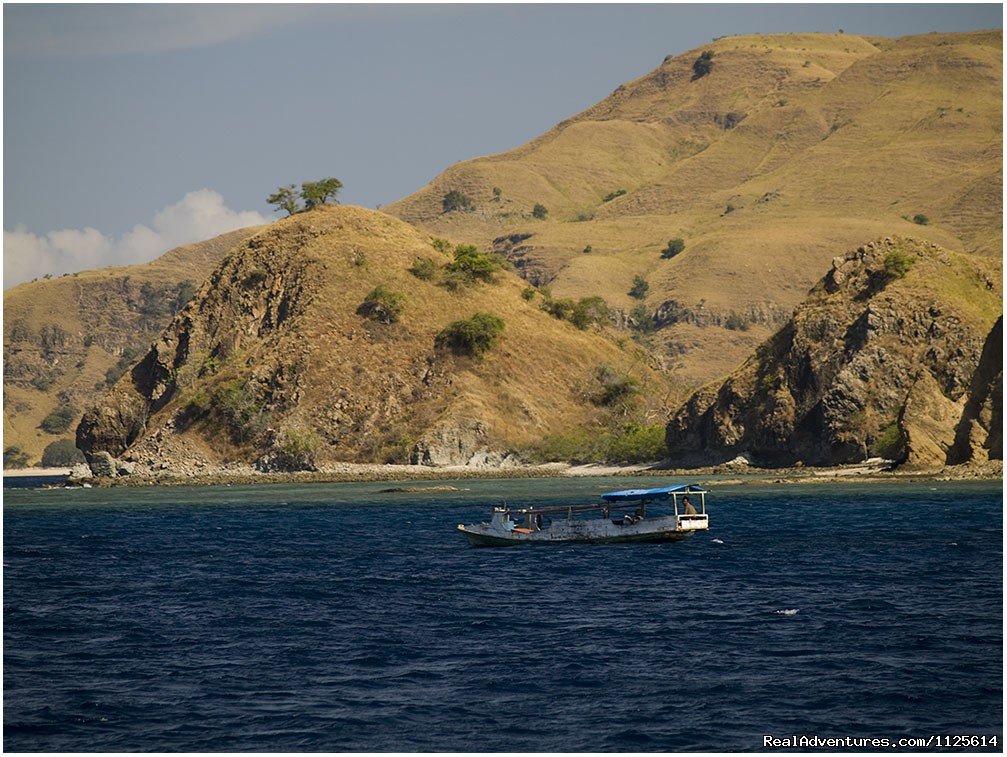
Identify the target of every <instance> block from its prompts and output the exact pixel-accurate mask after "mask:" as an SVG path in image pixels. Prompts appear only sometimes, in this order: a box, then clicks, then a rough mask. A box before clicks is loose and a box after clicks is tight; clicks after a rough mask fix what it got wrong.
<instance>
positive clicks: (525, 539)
mask: <svg viewBox="0 0 1007 757" xmlns="http://www.w3.org/2000/svg"><path fill="white" fill-rule="evenodd" d="M458 530H459V531H461V533H462V535H463V536H465V538H466V539H468V540H469V543H470V544H472V546H475V547H517V546H520V545H522V544H623V543H630V542H634V543H639V542H662V541H681V540H682V539H686V538H688V537H690V536H692V534H693V533H695V530H696V529H689V530H681V529H675V528H672V529H660V530H653V531H646V530H637V531H633V532H630V533H615V534H612V533H606V534H585V533H571V534H552V533H549V532H548V531H539V532H536V533H530V534H523V533H514V532H510V533H507V534H500V533H495V534H494V533H487V532H486V530H476V529H475V528H473V527H471V526H464V525H461V524H459V526H458Z"/></svg>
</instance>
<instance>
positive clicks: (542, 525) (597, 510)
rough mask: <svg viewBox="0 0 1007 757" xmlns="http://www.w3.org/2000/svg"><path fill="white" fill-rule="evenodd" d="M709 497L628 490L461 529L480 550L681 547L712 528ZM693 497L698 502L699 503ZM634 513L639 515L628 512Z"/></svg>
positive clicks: (505, 512)
mask: <svg viewBox="0 0 1007 757" xmlns="http://www.w3.org/2000/svg"><path fill="white" fill-rule="evenodd" d="M707 493H708V492H707V491H706V490H704V489H701V488H700V487H698V486H692V485H690V484H683V485H680V486H666V487H664V488H661V489H623V490H621V491H616V492H608V493H607V494H602V495H601V498H602V500H604V501H603V502H600V503H597V504H588V505H559V506H546V507H510V506H508V505H506V504H505V505H501V506H500V507H494V508H493V517H492V518H491V520H490V522H489V523H477V524H472V525H465V524H463V523H459V524H458V530H459V531H461V533H462V534H463V535H464V536H465V537H466V538H467V539H468V540H469V541H470V542H471V543H472V544H473V545H474V546H477V547H512V546H516V545H518V544H557V543H569V542H592V543H600V544H605V543H612V542H631V541H676V540H679V539H684V538H686V537H687V536H691V535H692V534H694V533H695V532H696V531H705V530H707V529H708V528H709V519H708V517H707V514H706V495H707ZM689 495H692V496H693V497H696V496H698V497H699V502H698V507H697V505H696V503H693V501H692V500H689V499H688V497H689ZM624 511H625V512H624ZM628 511H633V512H628Z"/></svg>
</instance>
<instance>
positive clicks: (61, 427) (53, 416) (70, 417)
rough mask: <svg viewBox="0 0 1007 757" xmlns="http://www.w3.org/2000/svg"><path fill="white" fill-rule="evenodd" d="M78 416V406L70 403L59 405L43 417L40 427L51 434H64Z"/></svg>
mask: <svg viewBox="0 0 1007 757" xmlns="http://www.w3.org/2000/svg"><path fill="white" fill-rule="evenodd" d="M76 417H77V408H75V407H74V406H73V405H70V404H63V405H59V406H58V407H57V408H56V409H55V410H53V411H52V412H51V413H49V415H47V416H46V417H45V418H43V419H42V422H41V423H40V424H39V427H40V428H41V429H42V430H43V431H45V432H46V433H49V434H62V433H63V432H64V431H66V430H67V429H69V428H70V424H71V423H73V421H74V419H75V418H76Z"/></svg>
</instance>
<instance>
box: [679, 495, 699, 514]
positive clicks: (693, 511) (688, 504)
mask: <svg viewBox="0 0 1007 757" xmlns="http://www.w3.org/2000/svg"><path fill="white" fill-rule="evenodd" d="M682 507H683V508H684V509H685V514H686V515H696V514H697V513H696V508H695V507H693V506H692V503H691V502H690V501H689V498H688V497H682Z"/></svg>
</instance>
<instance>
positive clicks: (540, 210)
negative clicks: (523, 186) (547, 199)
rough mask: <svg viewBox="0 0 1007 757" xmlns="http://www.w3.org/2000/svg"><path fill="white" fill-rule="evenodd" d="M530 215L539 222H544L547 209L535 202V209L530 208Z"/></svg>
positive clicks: (547, 213) (547, 212)
mask: <svg viewBox="0 0 1007 757" xmlns="http://www.w3.org/2000/svg"><path fill="white" fill-rule="evenodd" d="M531 214H532V215H533V216H535V217H536V218H537V219H539V220H540V221H544V220H545V219H546V218H547V217H548V215H549V208H547V207H546V206H545V205H543V204H542V203H540V202H536V203H535V207H534V208H532V211H531Z"/></svg>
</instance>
